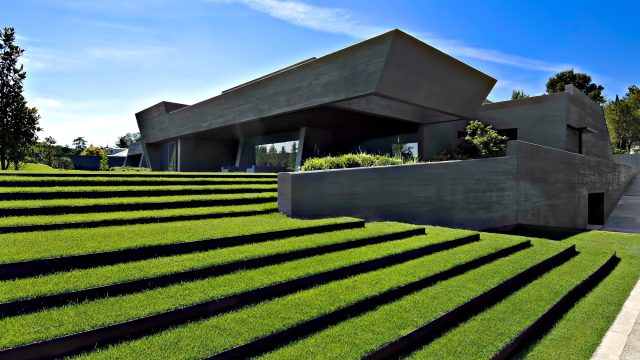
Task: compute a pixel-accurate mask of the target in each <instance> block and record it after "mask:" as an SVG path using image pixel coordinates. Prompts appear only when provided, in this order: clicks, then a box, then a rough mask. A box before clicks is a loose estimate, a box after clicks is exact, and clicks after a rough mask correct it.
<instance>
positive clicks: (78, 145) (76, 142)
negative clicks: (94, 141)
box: [71, 136, 87, 151]
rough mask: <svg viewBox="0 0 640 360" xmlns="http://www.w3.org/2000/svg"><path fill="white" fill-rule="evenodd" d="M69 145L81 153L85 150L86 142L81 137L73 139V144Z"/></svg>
mask: <svg viewBox="0 0 640 360" xmlns="http://www.w3.org/2000/svg"><path fill="white" fill-rule="evenodd" d="M71 144H72V145H73V146H74V148H75V149H76V150H78V151H82V150H84V149H86V148H87V140H85V139H84V137H83V136H79V137H77V138H75V139H73V142H72V143H71Z"/></svg>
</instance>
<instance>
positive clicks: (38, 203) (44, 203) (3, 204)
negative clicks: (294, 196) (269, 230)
mask: <svg viewBox="0 0 640 360" xmlns="http://www.w3.org/2000/svg"><path fill="white" fill-rule="evenodd" d="M277 195H278V193H276V192H263V193H251V194H212V195H187V196H180V195H177V196H174V195H171V196H153V197H146V196H145V197H123V198H121V197H114V198H106V199H54V200H11V201H0V209H35V208H55V207H61V206H74V207H82V206H91V205H116V204H147V203H159V202H163V203H171V202H178V201H193V202H197V201H205V200H231V199H263V198H273V199H274V200H275V199H276V197H277Z"/></svg>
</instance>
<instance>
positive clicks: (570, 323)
mask: <svg viewBox="0 0 640 360" xmlns="http://www.w3.org/2000/svg"><path fill="white" fill-rule="evenodd" d="M568 240H569V241H572V242H575V243H576V244H577V246H578V250H579V251H580V252H582V254H584V255H586V254H587V253H589V254H594V255H595V254H602V256H605V257H606V256H609V255H610V254H611V252H613V251H615V252H616V255H617V256H619V257H620V258H621V261H620V263H619V264H618V266H617V267H616V268H615V270H614V271H613V272H612V273H611V274H610V275H609V276H607V277H606V278H605V279H604V280H603V281H602V282H601V283H600V284H599V285H598V286H597V287H596V288H595V289H593V290H592V291H591V292H590V293H589V294H588V295H587V296H586V297H584V298H583V299H581V300H580V301H579V302H578V303H577V304H575V306H574V307H573V308H572V309H571V310H570V311H569V312H568V313H567V314H566V315H564V316H563V317H562V319H561V320H560V321H559V322H558V323H556V324H555V326H554V327H553V329H551V331H550V332H549V333H548V334H547V335H546V336H545V337H544V338H543V339H541V340H540V341H539V342H538V343H537V344H536V345H535V346H534V347H533V348H531V349H529V351H528V352H527V353H526V354H523V356H522V357H523V358H525V359H550V358H555V359H589V358H590V357H591V355H592V354H593V352H594V351H595V350H596V348H597V346H598V345H599V344H600V342H601V341H602V338H603V336H604V335H605V333H606V331H607V330H608V329H609V327H610V326H611V324H612V323H613V322H614V320H615V318H616V316H617V315H618V313H619V312H620V309H621V308H622V305H623V303H624V302H625V300H626V299H627V297H628V296H629V293H630V292H631V289H633V287H634V286H635V284H636V283H637V281H638V269H640V256H639V255H640V248H639V247H638V244H639V242H638V241H639V240H640V238H639V237H638V235H637V234H624V233H607V232H601V231H588V232H583V233H581V234H579V235H576V236H574V237H572V238H570V239H568ZM594 265H598V263H594ZM576 339H580V341H576Z"/></svg>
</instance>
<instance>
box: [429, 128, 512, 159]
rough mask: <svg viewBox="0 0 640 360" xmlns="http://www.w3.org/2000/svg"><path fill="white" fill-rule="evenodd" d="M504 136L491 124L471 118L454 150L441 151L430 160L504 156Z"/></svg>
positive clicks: (505, 143) (505, 138) (505, 148)
mask: <svg viewBox="0 0 640 360" xmlns="http://www.w3.org/2000/svg"><path fill="white" fill-rule="evenodd" d="M507 140H509V138H508V137H506V136H501V135H500V134H498V132H497V131H496V130H494V129H493V127H492V126H491V125H485V124H483V123H481V122H480V121H478V120H471V121H469V124H468V125H467V128H466V135H465V137H464V138H462V139H460V141H459V142H458V146H457V148H456V150H455V152H451V151H442V152H440V153H438V154H436V155H434V156H433V157H432V158H431V161H447V160H466V159H474V158H487V157H494V156H504V155H505V152H506V150H507Z"/></svg>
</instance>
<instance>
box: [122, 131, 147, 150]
mask: <svg viewBox="0 0 640 360" xmlns="http://www.w3.org/2000/svg"><path fill="white" fill-rule="evenodd" d="M141 138H142V137H141V136H140V133H139V132H136V133H126V134H124V135H122V136H120V137H119V138H118V141H116V146H117V147H119V148H123V149H128V148H129V146H131V144H133V143H135V142H138V141H140V139H141Z"/></svg>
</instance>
